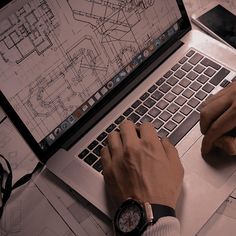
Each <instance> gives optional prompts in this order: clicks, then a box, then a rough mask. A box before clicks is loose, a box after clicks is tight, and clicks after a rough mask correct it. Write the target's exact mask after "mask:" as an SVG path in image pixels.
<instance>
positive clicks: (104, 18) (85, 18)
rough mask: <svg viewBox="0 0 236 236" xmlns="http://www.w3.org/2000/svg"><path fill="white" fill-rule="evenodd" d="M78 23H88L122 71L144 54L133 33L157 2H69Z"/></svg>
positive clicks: (70, 0)
mask: <svg viewBox="0 0 236 236" xmlns="http://www.w3.org/2000/svg"><path fill="white" fill-rule="evenodd" d="M67 2H68V4H69V6H70V8H71V10H72V12H73V17H74V19H75V20H77V21H80V22H86V23H88V24H89V25H90V26H91V28H92V29H93V31H94V33H95V34H96V37H97V38H99V41H100V44H101V47H102V48H103V49H104V52H105V54H106V56H107V57H108V58H109V59H110V63H111V65H113V64H114V63H115V64H116V66H115V67H114V65H113V68H116V67H117V66H118V68H119V69H122V68H123V67H124V66H125V65H126V64H127V63H128V62H129V61H131V59H132V58H133V57H134V56H135V54H137V51H139V50H140V47H139V43H138V42H137V39H136V38H135V35H134V32H133V31H132V29H133V28H134V27H135V26H136V25H137V24H138V23H139V22H140V21H142V16H141V14H142V13H143V12H144V11H145V10H146V9H148V8H149V7H150V6H152V5H153V3H154V1H140V0H136V1H104V0H103V1H99V2H98V1H87V0H84V1H81V4H79V5H78V4H77V1H76V0H67Z"/></svg>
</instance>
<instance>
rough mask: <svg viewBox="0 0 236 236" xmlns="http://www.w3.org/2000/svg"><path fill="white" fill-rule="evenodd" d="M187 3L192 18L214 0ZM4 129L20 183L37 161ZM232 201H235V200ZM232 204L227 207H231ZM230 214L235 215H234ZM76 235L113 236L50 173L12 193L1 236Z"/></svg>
mask: <svg viewBox="0 0 236 236" xmlns="http://www.w3.org/2000/svg"><path fill="white" fill-rule="evenodd" d="M184 2H185V4H186V7H187V10H188V13H189V15H190V14H191V13H192V12H193V11H194V10H196V9H197V8H199V7H203V6H204V5H205V4H207V3H208V2H212V1H211V0H185V1H184ZM220 2H221V1H220ZM222 2H226V3H227V4H228V5H230V8H231V9H236V2H235V1H234V0H225V1H223V0H222ZM194 27H195V26H194ZM2 118H4V113H3V112H2V111H0V120H2ZM0 130H1V133H0V148H1V152H2V153H3V154H4V155H5V156H6V157H7V158H8V160H9V161H10V163H11V165H12V168H13V171H14V180H16V179H18V178H19V177H20V176H22V175H24V174H25V173H28V172H30V171H31V170H32V169H33V167H34V166H35V165H36V163H37V160H36V157H35V156H34V154H33V153H32V152H31V150H30V149H29V148H28V146H27V145H26V144H25V142H24V141H23V140H22V138H21V137H20V135H19V134H18V133H17V131H16V130H15V128H14V127H13V126H12V124H11V122H10V121H9V120H8V119H5V120H4V122H2V123H1V126H0ZM231 200H232V201H233V198H232V199H231ZM229 201H230V200H229ZM229 201H228V202H225V203H224V204H229ZM233 204H234V202H233ZM224 206H226V205H224ZM235 208H236V207H235ZM218 212H219V214H220V212H223V208H221V209H220V210H219V211H218ZM227 214H228V215H231V216H233V213H232V212H228V213H227ZM75 232H76V233H77V234H79V235H92V236H94V235H96V236H105V235H112V230H111V226H110V222H109V221H108V220H107V219H105V218H104V217H103V216H102V215H101V214H100V213H99V212H98V211H96V209H94V208H93V207H92V206H91V205H90V204H89V203H87V202H86V201H85V200H84V199H82V198H81V197H80V196H79V195H78V194H76V193H74V192H73V191H72V190H71V189H69V188H68V187H67V186H65V185H64V184H63V183H62V182H61V181H60V180H58V179H57V178H56V177H55V176H53V175H52V174H50V173H49V172H47V171H45V172H44V174H43V175H42V176H41V177H40V179H39V178H37V176H36V177H35V178H34V181H31V183H29V184H27V185H25V186H24V187H22V188H20V189H19V190H17V191H16V192H14V193H13V194H12V196H11V199H10V201H9V203H8V205H7V207H6V209H5V212H4V215H3V217H2V219H1V221H0V236H5V235H17V236H20V235H63V236H64V235H65V236H66V235H67V236H70V235H74V233H75ZM205 232H206V231H204V233H205ZM204 233H203V235H204Z"/></svg>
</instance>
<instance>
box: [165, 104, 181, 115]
mask: <svg viewBox="0 0 236 236" xmlns="http://www.w3.org/2000/svg"><path fill="white" fill-rule="evenodd" d="M167 110H168V111H169V112H170V113H172V114H174V113H176V112H177V111H178V110H179V106H177V105H176V104H174V103H172V104H170V106H168V108H167Z"/></svg>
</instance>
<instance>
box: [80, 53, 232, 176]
mask: <svg viewBox="0 0 236 236" xmlns="http://www.w3.org/2000/svg"><path fill="white" fill-rule="evenodd" d="M229 73H230V71H229V70H228V69H226V68H224V67H222V66H221V65H219V64H217V63H216V62H214V61H212V60H210V59H209V58H207V57H205V56H203V55H202V54H200V53H199V52H197V51H195V50H193V49H191V50H190V51H188V52H187V53H186V55H185V56H184V57H183V58H182V59H181V60H179V62H178V63H176V64H175V65H173V67H172V68H171V69H170V70H169V71H167V72H166V73H165V74H164V75H163V77H162V78H160V79H159V80H158V81H157V82H156V83H155V84H153V85H152V86H151V87H150V88H149V89H148V90H147V91H145V92H144V93H143V95H142V96H141V97H140V98H139V99H137V100H136V101H135V102H134V103H133V104H132V105H131V106H130V107H129V108H128V109H126V110H125V111H124V112H123V114H122V115H120V116H119V117H118V118H117V119H116V120H115V121H114V122H113V123H112V124H110V125H109V126H108V127H107V128H106V130H104V131H103V132H102V133H101V134H100V135H99V136H98V137H97V138H96V139H95V140H94V141H92V142H91V143H90V144H89V145H88V147H87V148H86V149H84V150H83V151H82V152H80V154H79V155H78V157H79V158H80V159H83V160H84V161H85V162H86V163H87V164H88V165H91V166H92V167H93V168H94V169H95V170H96V171H98V172H100V173H102V164H101V160H100V151H101V149H102V147H103V146H105V145H106V138H107V135H108V134H109V133H110V132H112V131H113V130H116V129H117V130H118V126H119V124H120V123H121V122H122V121H123V120H125V119H128V120H131V121H133V122H134V123H135V124H141V123H143V122H152V123H153V125H154V126H155V128H156V130H157V132H158V135H159V136H160V137H164V136H166V137H168V138H169V139H170V141H171V143H172V144H173V145H176V144H177V143H178V142H179V141H180V140H181V139H182V138H183V137H184V136H185V135H186V134H187V133H188V132H189V131H190V130H191V129H192V128H193V127H194V126H195V124H196V123H197V122H198V121H199V118H200V109H201V104H202V102H203V101H204V100H205V99H206V98H207V97H209V96H210V93H211V91H212V90H213V89H214V88H215V87H216V86H217V85H219V84H220V86H221V87H226V86H227V85H228V84H229V83H230V82H229V81H227V80H225V77H226V76H227V75H228V74H229Z"/></svg>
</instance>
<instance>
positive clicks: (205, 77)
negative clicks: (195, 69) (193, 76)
mask: <svg viewBox="0 0 236 236" xmlns="http://www.w3.org/2000/svg"><path fill="white" fill-rule="evenodd" d="M208 80H209V77H207V76H205V75H200V76H199V77H198V78H197V81H198V82H200V83H201V84H205V83H206V82H207V81H208Z"/></svg>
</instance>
